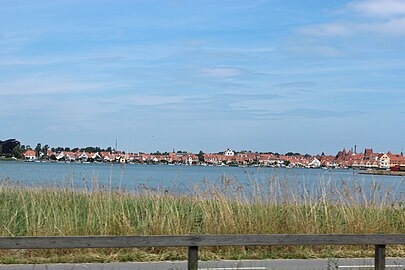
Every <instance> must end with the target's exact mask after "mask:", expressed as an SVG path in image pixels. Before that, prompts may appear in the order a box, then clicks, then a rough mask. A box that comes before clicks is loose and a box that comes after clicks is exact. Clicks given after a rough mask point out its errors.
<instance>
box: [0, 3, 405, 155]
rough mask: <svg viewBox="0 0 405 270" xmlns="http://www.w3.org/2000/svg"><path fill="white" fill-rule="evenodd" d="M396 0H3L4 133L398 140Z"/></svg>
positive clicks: (231, 140)
mask: <svg viewBox="0 0 405 270" xmlns="http://www.w3.org/2000/svg"><path fill="white" fill-rule="evenodd" d="M404 90H405V0H358V1H343V0H328V1H325V0H322V1H321V0H311V1H303V0H291V1H284V0H273V1H272V0H269V1H256V0H251V1H235V0H234V1H178V0H170V1H151V0H147V1H122V0H114V1H113V0H111V1H109V0H97V1H96V0H94V1H93V0H86V1H78V0H52V1H49V0H41V1H31V0H29V1H28V0H27V1H19V0H0V101H1V106H0V126H1V132H0V137H1V138H3V139H5V138H11V137H13V138H17V139H19V140H20V141H21V142H22V143H24V144H30V145H36V143H38V142H42V143H43V144H45V143H47V144H49V145H51V146H90V145H92V146H96V145H97V146H101V147H108V146H113V145H114V144H115V140H116V138H117V139H118V144H119V148H120V149H122V150H126V151H134V152H135V151H136V152H137V151H145V152H151V151H156V150H160V151H166V150H167V151H169V150H172V149H173V148H174V149H175V150H188V151H194V152H196V151H199V150H200V149H202V150H204V151H206V152H215V151H221V150H223V149H224V148H228V147H230V148H233V149H235V150H242V149H248V150H254V151H275V152H281V153H284V152H287V151H295V152H305V153H311V154H315V153H320V152H325V153H331V154H335V153H336V152H337V151H338V150H339V149H341V148H343V147H346V148H350V147H352V146H353V145H355V144H357V145H358V147H359V148H360V149H362V148H364V147H366V146H367V147H373V148H374V149H375V150H376V151H387V150H392V151H394V152H399V151H400V150H401V148H405V141H404V138H405V128H404V127H405V126H404V123H405V121H404V120H405V106H404V105H405V91H404Z"/></svg>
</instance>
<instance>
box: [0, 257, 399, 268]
mask: <svg viewBox="0 0 405 270" xmlns="http://www.w3.org/2000/svg"><path fill="white" fill-rule="evenodd" d="M386 264H387V268H386V269H396V270H404V269H405V258H387V261H386ZM0 269H1V270H17V269H18V270H121V269H122V270H183V269H187V263H186V262H154V263H92V264H37V265H33V264H28V265H0ZM199 269H200V270H266V269H269V270H273V269H274V270H278V269H280V270H281V269H283V270H284V269H285V270H294V269H300V270H318V269H327V270H332V269H344V270H347V269H374V260H373V259H371V258H370V259H314V260H262V261H207V262H199Z"/></svg>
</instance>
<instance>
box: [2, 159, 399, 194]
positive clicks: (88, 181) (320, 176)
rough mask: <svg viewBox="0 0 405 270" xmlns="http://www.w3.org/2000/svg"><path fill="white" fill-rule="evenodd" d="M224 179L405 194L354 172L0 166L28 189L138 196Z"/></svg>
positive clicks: (390, 179)
mask: <svg viewBox="0 0 405 270" xmlns="http://www.w3.org/2000/svg"><path fill="white" fill-rule="evenodd" d="M224 177H226V178H231V179H233V180H235V181H236V182H237V183H238V185H240V186H242V187H244V188H246V189H249V188H250V187H251V186H252V180H253V182H260V183H266V182H267V181H268V180H269V179H275V178H276V179H280V180H282V181H284V180H285V181H287V182H288V183H289V184H290V185H291V186H292V187H297V186H307V187H312V188H313V187H317V186H319V184H320V182H321V181H328V180H333V181H335V180H336V181H337V182H339V181H341V180H344V181H346V182H348V183H353V182H354V181H358V182H361V181H362V182H364V183H365V186H369V185H368V184H369V183H371V182H372V181H375V182H376V183H377V184H380V185H381V186H382V187H393V189H394V191H396V192H397V193H402V194H404V193H405V182H404V180H405V179H404V177H400V176H372V175H360V174H358V171H353V170H324V169H304V168H292V169H289V168H267V167H260V168H258V167H246V168H241V167H210V166H169V165H135V164H126V165H120V164H97V163H83V164H81V163H39V162H6V161H3V162H1V161H0V180H3V181H4V180H7V181H8V182H17V183H23V184H25V185H30V186H49V185H53V186H75V187H78V188H83V187H87V188H91V187H92V186H94V184H95V183H97V184H98V185H99V186H101V187H105V188H110V187H111V188H125V189H127V190H139V189H140V188H142V187H149V188H152V189H158V188H159V189H164V190H169V191H170V190H176V191H180V192H187V191H189V190H191V189H192V188H193V187H194V186H195V185H202V183H203V182H204V181H208V182H211V183H220V182H221V180H222V179H223V178H224Z"/></svg>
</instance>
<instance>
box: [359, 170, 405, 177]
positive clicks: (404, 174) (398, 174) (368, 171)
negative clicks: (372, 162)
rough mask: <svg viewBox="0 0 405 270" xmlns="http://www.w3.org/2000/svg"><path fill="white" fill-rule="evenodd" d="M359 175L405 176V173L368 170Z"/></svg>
mask: <svg viewBox="0 0 405 270" xmlns="http://www.w3.org/2000/svg"><path fill="white" fill-rule="evenodd" d="M359 174H371V175H391V176H405V171H387V170H367V171H361V172H359Z"/></svg>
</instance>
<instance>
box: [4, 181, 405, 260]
mask: <svg viewBox="0 0 405 270" xmlns="http://www.w3.org/2000/svg"><path fill="white" fill-rule="evenodd" d="M252 186H254V187H253V189H254V194H253V196H251V194H249V196H248V195H247V194H246V193H245V191H244V190H243V188H241V187H240V185H238V183H237V182H234V181H233V180H231V179H225V178H224V179H223V180H222V181H221V182H220V183H217V184H211V183H206V184H205V186H203V187H200V188H197V187H196V188H195V189H194V190H193V192H192V194H189V195H178V194H172V193H170V192H166V191H162V192H156V191H151V190H148V189H145V190H144V191H142V192H137V193H133V192H125V191H114V190H105V189H103V188H95V187H93V188H92V189H91V190H92V191H86V190H75V189H71V188H28V187H25V186H17V185H8V184H2V185H1V186H0V204H1V207H0V235H2V236H52V235H78V236H79V235H184V234H342V233H343V234H354V233H400V234H402V233H405V215H404V211H405V208H404V207H405V206H404V205H403V203H401V202H403V201H404V200H405V198H404V197H399V198H398V194H396V195H393V194H392V193H390V191H391V190H390V189H389V188H387V190H381V189H380V187H378V185H374V187H373V188H374V190H373V191H372V192H370V193H364V190H365V188H364V186H361V185H355V186H352V185H351V184H350V185H349V184H341V183H340V184H339V185H337V184H336V183H334V182H331V181H325V182H323V184H321V185H320V186H319V187H318V188H317V189H316V190H311V191H309V190H306V189H302V187H292V186H289V185H288V183H287V182H284V181H280V180H275V179H269V181H268V183H266V186H262V185H259V184H256V183H253V182H252ZM310 193H311V194H310ZM402 196H403V195H402ZM387 253H388V256H405V248H404V247H389V249H388V251H387ZM372 254H373V247H355V246H354V247H334V246H331V247H328V246H326V247H323V246H316V247H221V248H204V249H202V252H201V258H202V259H203V260H208V259H265V258H314V257H323V258H325V257H331V256H334V257H363V256H372ZM186 256H187V250H186V249H183V248H168V249H163V248H151V249H114V250H110V249H109V250H104V249H103V250H101V249H94V250H87V249H86V250H73V251H72V250H47V251H35V250H32V251H18V252H16V251H1V253H0V258H1V259H0V263H28V262H31V263H39V262H49V263H50V262H94V261H96V262H110V261H155V260H182V259H185V258H186Z"/></svg>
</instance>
